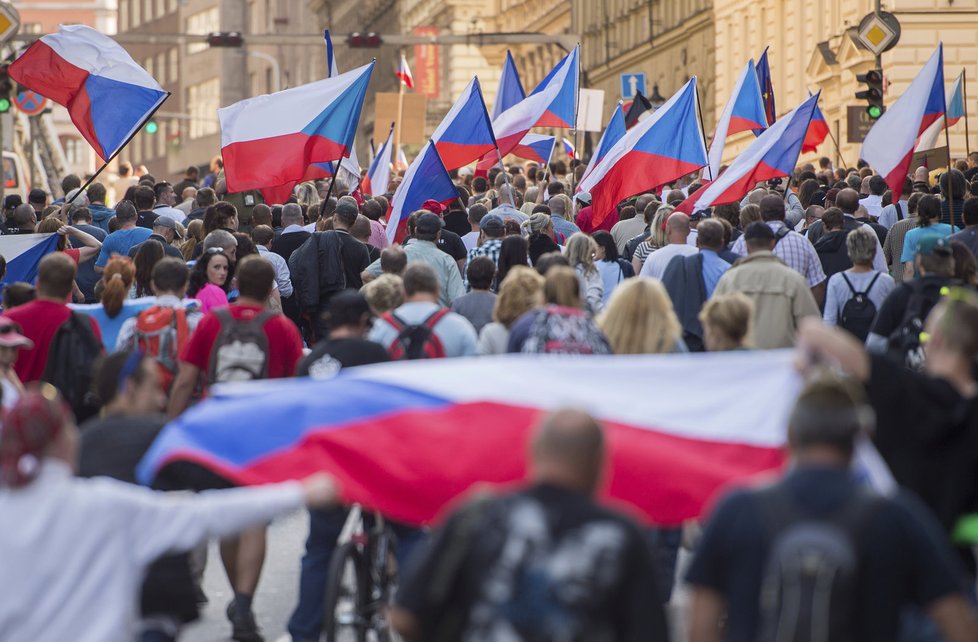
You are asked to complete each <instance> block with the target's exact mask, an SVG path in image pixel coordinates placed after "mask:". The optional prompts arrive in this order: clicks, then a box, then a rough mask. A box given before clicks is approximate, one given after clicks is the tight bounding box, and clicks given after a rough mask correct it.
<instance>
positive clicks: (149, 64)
mask: <svg viewBox="0 0 978 642" xmlns="http://www.w3.org/2000/svg"><path fill="white" fill-rule="evenodd" d="M143 69H145V70H146V73H148V74H149V75H150V76H152V77H153V78H156V73H155V72H156V66H155V65H154V64H153V57H152V56H150V57H149V58H147V59H146V62H144V63H143Z"/></svg>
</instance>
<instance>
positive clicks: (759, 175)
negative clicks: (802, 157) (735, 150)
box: [676, 92, 821, 213]
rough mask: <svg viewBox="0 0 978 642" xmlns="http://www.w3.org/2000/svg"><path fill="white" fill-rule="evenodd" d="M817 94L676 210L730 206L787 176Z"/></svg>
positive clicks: (810, 115) (803, 137) (765, 132)
mask: <svg viewBox="0 0 978 642" xmlns="http://www.w3.org/2000/svg"><path fill="white" fill-rule="evenodd" d="M820 94H821V92H819V94H816V95H814V96H810V97H809V98H808V100H806V101H805V102H803V103H802V104H800V105H798V106H797V107H795V109H793V110H792V111H791V112H789V113H788V114H786V115H785V116H784V117H782V118H781V120H779V121H777V122H776V123H774V124H773V125H771V126H770V127H768V128H767V130H765V131H764V133H762V134H761V135H760V136H758V137H757V139H756V140H754V142H752V143H751V144H750V146H748V147H747V149H745V150H744V151H743V152H741V153H740V155H739V156H737V158H735V159H734V161H733V162H732V163H730V165H729V166H728V167H727V169H726V170H725V171H724V172H723V173H722V174H720V176H719V177H717V179H716V180H715V181H713V182H712V183H710V184H709V185H707V186H706V187H704V188H702V189H700V190H698V191H697V192H696V193H695V194H693V195H692V196H690V197H689V198H687V199H686V200H685V201H683V202H682V203H681V204H680V206H679V207H677V208H676V209H677V210H679V211H682V212H686V213H690V212H696V211H698V210H702V209H706V208H708V207H713V206H714V205H724V204H726V203H733V202H734V201H739V200H740V199H741V198H743V197H744V195H745V194H747V192H749V191H750V190H751V189H753V187H754V186H755V185H756V184H757V183H759V182H761V181H766V180H770V179H772V178H781V177H784V176H790V175H791V172H792V171H793V170H794V168H795V164H796V163H797V162H798V155H799V154H800V153H801V145H802V143H803V142H804V140H805V134H806V133H807V132H808V124H809V123H810V122H811V120H812V114H814V113H815V107H816V106H817V105H818V97H819V95H820Z"/></svg>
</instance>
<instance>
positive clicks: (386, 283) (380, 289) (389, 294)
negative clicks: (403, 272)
mask: <svg viewBox="0 0 978 642" xmlns="http://www.w3.org/2000/svg"><path fill="white" fill-rule="evenodd" d="M360 293H361V294H363V296H364V298H365V299H367V305H369V306H370V309H371V310H372V311H373V313H374V314H376V315H377V316H380V315H382V314H385V313H387V312H390V311H391V310H393V309H395V308H398V307H400V305H401V304H402V303H404V281H403V280H402V279H401V277H399V276H398V275H396V274H381V275H380V276H378V277H377V278H376V279H374V280H373V281H371V282H370V283H368V284H366V285H365V286H363V287H362V288H361V289H360Z"/></svg>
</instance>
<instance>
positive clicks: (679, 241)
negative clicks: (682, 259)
mask: <svg viewBox="0 0 978 642" xmlns="http://www.w3.org/2000/svg"><path fill="white" fill-rule="evenodd" d="M688 237H689V217H688V216H686V215H685V214H683V213H682V212H673V213H672V214H670V215H669V218H668V219H666V240H668V241H669V244H668V245H666V246H665V247H661V248H659V249H658V250H656V251H654V252H652V254H649V258H647V259H645V263H644V264H643V265H642V270H641V272H640V276H651V277H652V278H655V279H661V278H662V275H663V274H664V273H665V271H666V266H668V265H669V261H671V260H672V259H673V258H675V257H677V256H692V255H693V254H696V247H695V246H693V245H689V244H687V243H686V239H687V238H688Z"/></svg>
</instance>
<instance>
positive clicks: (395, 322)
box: [380, 311, 405, 334]
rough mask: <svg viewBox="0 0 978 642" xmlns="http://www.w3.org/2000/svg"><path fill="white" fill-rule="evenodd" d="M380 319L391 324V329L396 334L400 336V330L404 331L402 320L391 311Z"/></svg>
mask: <svg viewBox="0 0 978 642" xmlns="http://www.w3.org/2000/svg"><path fill="white" fill-rule="evenodd" d="M380 318H381V319H383V320H384V321H386V322H387V323H389V324H391V327H393V328H394V331H395V332H397V333H398V334H400V333H401V330H403V329H404V326H405V323H404V320H403V319H401V317H399V316H397V315H396V314H394V312H393V311H391V312H385V313H384V314H383V315H382V316H381V317H380Z"/></svg>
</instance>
